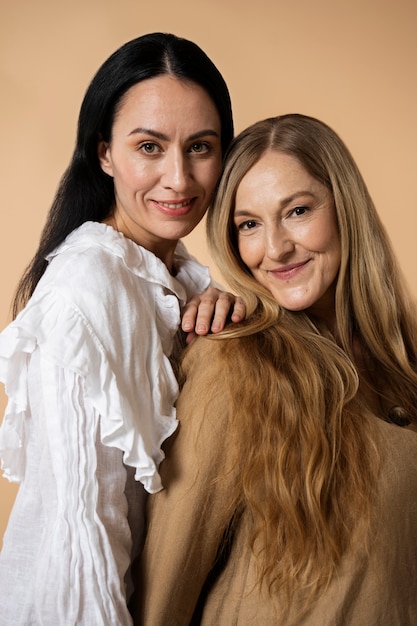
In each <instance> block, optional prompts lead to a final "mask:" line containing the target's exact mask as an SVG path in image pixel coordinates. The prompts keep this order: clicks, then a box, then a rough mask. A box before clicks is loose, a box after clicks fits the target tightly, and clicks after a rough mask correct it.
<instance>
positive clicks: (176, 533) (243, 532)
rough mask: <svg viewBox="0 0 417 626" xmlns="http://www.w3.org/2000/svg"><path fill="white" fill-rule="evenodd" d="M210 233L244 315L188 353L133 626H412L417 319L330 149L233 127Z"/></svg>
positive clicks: (340, 148) (311, 137)
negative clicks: (236, 133) (163, 488)
mask: <svg viewBox="0 0 417 626" xmlns="http://www.w3.org/2000/svg"><path fill="white" fill-rule="evenodd" d="M208 233H209V240H210V244H211V248H212V250H213V253H214V255H215V258H216V260H217V262H218V264H219V267H221V268H222V270H223V273H224V276H225V278H226V279H227V281H228V283H229V284H230V286H231V287H232V288H233V290H235V291H236V293H238V294H240V295H241V296H242V297H243V298H244V299H245V301H246V305H247V310H248V311H249V316H248V319H247V320H246V321H245V322H243V323H242V324H239V325H237V326H235V327H233V328H230V329H228V330H227V331H226V332H224V333H222V336H221V337H220V338H219V337H217V338H216V339H206V338H203V339H198V340H197V341H196V342H195V343H194V344H192V345H191V346H190V347H189V348H188V349H187V354H186V356H185V358H184V361H183V374H184V385H183V388H182V392H181V394H180V400H179V402H178V405H177V411H178V413H177V414H178V417H179V420H180V430H179V432H178V435H177V436H176V437H175V438H173V439H171V441H170V443H169V447H168V448H167V449H166V451H167V458H166V460H165V461H164V462H163V464H162V467H161V471H162V475H163V481H164V484H165V485H166V487H167V489H166V491H165V492H161V493H160V494H157V495H156V496H152V497H151V499H150V505H149V507H150V508H149V528H148V537H147V541H146V546H145V551H144V554H143V559H142V562H141V574H140V579H139V581H138V588H139V594H140V599H139V602H138V611H137V620H136V623H138V624H143V625H146V626H156V625H158V624H159V625H163V624H164V625H166V624H170V625H174V624H175V625H180V624H184V625H185V624H203V625H204V626H208V625H210V626H218V625H219V624H220V625H222V626H223V625H225V626H226V625H227V626H231V625H239V626H240V625H245V626H246V625H253V624H262V626H272V625H273V626H280V625H282V626H284V625H285V626H289V625H294V624H296V625H309V626H318V625H320V626H348V625H350V626H370V625H371V624H372V625H374V626H376V625H378V626H399V625H400V624H401V626H411V625H412V624H417V434H416V433H415V432H413V431H412V428H413V427H415V425H416V422H417V311H416V308H415V305H414V303H413V302H412V299H411V297H410V295H409V294H408V293H407V290H406V288H405V286H404V284H403V280H402V278H401V276H400V272H399V269H398V267H397V264H396V261H395V258H394V255H393V253H392V250H391V247H390V244H389V242H388V238H387V236H386V234H385V232H384V229H383V227H382V225H381V222H380V220H379V218H378V216H377V213H376V211H375V208H374V205H373V203H372V200H371V198H370V196H369V193H368V191H367V189H366V186H365V183H364V182H363V180H362V177H361V175H360V173H359V171H358V169H357V167H356V165H355V163H354V161H353V159H352V157H351V155H350V154H349V152H348V150H347V148H346V146H345V145H344V144H343V143H342V141H341V140H340V138H339V137H338V136H337V135H336V134H335V133H334V132H333V131H332V130H331V129H330V128H329V127H328V126H327V125H325V124H323V123H322V122H320V121H318V120H316V119H312V118H309V117H306V116H302V115H286V116H282V117H278V118H274V119H268V120H265V121H263V122H260V123H257V124H255V125H254V126H252V127H250V128H249V129H247V130H246V131H244V132H243V133H241V134H240V135H239V136H238V137H237V139H236V140H235V141H234V142H233V143H232V147H231V149H230V151H229V153H228V157H227V159H226V166H225V171H224V174H223V177H222V180H221V183H220V186H219V189H218V192H217V197H216V201H215V203H214V205H213V207H212V209H211V211H210V212H209V219H208Z"/></svg>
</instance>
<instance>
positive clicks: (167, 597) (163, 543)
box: [135, 339, 235, 626]
mask: <svg viewBox="0 0 417 626" xmlns="http://www.w3.org/2000/svg"><path fill="white" fill-rule="evenodd" d="M198 342H199V344H200V345H201V346H204V344H205V343H206V342H207V340H204V339H199V340H198ZM193 355H194V359H193V362H192V364H190V363H189V368H188V374H189V375H188V378H187V382H186V384H185V386H184V388H183V390H182V392H181V394H180V398H179V400H178V404H177V416H178V418H179V422H180V426H179V430H178V432H177V433H175V435H174V436H173V437H172V438H171V440H170V441H169V442H168V446H166V458H165V460H164V461H163V463H162V465H161V468H160V471H161V476H162V480H163V483H164V485H165V489H164V490H163V491H161V492H159V493H158V494H155V495H152V496H150V497H149V498H148V502H149V506H148V519H149V526H148V532H147V537H146V542H145V548H144V551H143V553H142V558H141V562H140V567H139V570H140V571H139V575H138V578H137V580H136V583H137V585H136V589H137V591H136V594H137V596H136V615H135V617H136V621H135V623H137V624H139V625H141V626H166V624H172V625H175V626H179V625H188V624H190V623H191V618H192V615H193V613H194V610H195V608H196V606H197V603H198V599H199V596H200V593H201V591H202V589H203V586H204V583H205V581H206V579H207V576H208V574H209V572H210V570H211V569H212V567H213V565H214V563H215V559H216V554H217V551H218V548H219V546H220V545H221V541H222V538H223V535H224V532H225V530H226V529H227V527H228V525H229V522H230V519H231V511H230V508H228V506H227V504H228V493H230V483H231V482H233V481H234V478H235V477H234V475H233V474H232V473H228V474H227V475H225V476H224V477H223V478H222V479H221V480H220V481H218V482H216V484H215V485H214V484H213V482H212V480H213V478H214V477H215V476H217V475H218V474H220V475H222V469H223V467H224V460H225V458H226V455H227V447H226V441H225V440H226V436H225V425H226V421H227V415H226V411H227V407H228V405H229V403H228V399H227V393H226V391H225V390H224V389H222V385H221V383H220V382H219V380H218V381H217V382H216V383H214V380H213V377H212V376H211V374H213V375H214V377H215V378H217V377H218V379H220V378H221V374H219V371H218V370H217V371H216V372H215V371H214V368H215V367H216V366H217V367H218V361H216V359H213V358H212V355H207V353H205V352H204V353H203V354H202V353H201V351H200V352H199V350H198V349H197V350H196V351H194V352H193Z"/></svg>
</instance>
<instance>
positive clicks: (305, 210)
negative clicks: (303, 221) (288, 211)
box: [292, 206, 308, 215]
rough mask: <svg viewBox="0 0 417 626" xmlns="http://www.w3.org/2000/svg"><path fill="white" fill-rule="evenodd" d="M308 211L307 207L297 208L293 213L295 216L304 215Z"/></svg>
mask: <svg viewBox="0 0 417 626" xmlns="http://www.w3.org/2000/svg"><path fill="white" fill-rule="evenodd" d="M307 210H308V208H307V207H306V206H297V207H295V209H293V210H292V213H293V214H294V215H304V213H306V212H307Z"/></svg>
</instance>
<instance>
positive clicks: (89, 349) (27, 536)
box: [0, 222, 210, 626]
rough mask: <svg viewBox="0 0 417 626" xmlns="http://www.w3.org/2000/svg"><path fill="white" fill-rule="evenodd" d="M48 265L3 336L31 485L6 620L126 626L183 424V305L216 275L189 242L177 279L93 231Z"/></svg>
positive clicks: (12, 428) (1, 356)
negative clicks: (164, 475)
mask: <svg viewBox="0 0 417 626" xmlns="http://www.w3.org/2000/svg"><path fill="white" fill-rule="evenodd" d="M48 260H49V261H50V263H49V265H48V268H47V270H46V272H45V274H44V275H43V277H42V279H41V280H40V282H39V283H38V285H37V288H36V290H35V292H34V294H33V296H32V298H31V299H30V301H29V303H28V304H27V306H26V307H25V309H24V310H23V311H22V312H21V313H20V314H19V315H18V317H17V318H16V319H15V320H14V321H13V322H12V323H11V324H10V325H9V326H8V327H7V328H6V329H5V330H4V331H3V332H2V333H1V334H0V380H1V381H3V382H4V383H5V386H6V392H7V395H8V398H9V401H8V405H7V408H6V413H5V416H4V419H3V423H2V426H1V428H0V456H1V457H2V467H3V470H4V474H5V476H6V477H7V478H9V480H12V481H21V485H20V488H19V492H18V495H17V498H16V502H15V505H14V508H13V511H12V514H11V516H10V520H9V525H8V528H7V531H6V533H5V537H4V542H3V549H2V552H1V555H0V625H1V626H6V625H7V626H9V625H10V626H11V625H12V624H13V626H17V625H18V624H21V625H23V624H24V625H25V626H28V625H40V624H42V625H44V626H60V625H62V626H71V625H75V624H77V625H79V624H83V625H86V626H87V625H88V626H95V625H97V626H98V625H100V626H119V625H125V624H126V625H130V624H131V623H132V622H131V618H130V615H129V612H128V610H127V599H128V596H129V594H130V593H131V587H130V581H129V565H130V563H131V561H132V558H134V556H135V554H137V553H138V551H139V550H140V547H141V542H142V532H143V513H144V497H145V491H144V490H146V491H147V492H150V493H154V492H156V491H159V490H160V489H161V488H162V485H161V481H160V477H159V474H158V466H159V463H160V462H161V460H162V459H163V457H164V454H163V452H162V450H161V444H162V442H163V441H164V440H165V439H166V438H167V437H169V436H170V435H171V434H172V433H173V432H174V430H175V428H176V426H177V421H176V417H175V408H174V403H175V400H176V397H177V393H178V386H177V381H176V378H175V375H174V372H173V369H172V366H171V364H170V361H169V356H170V354H171V351H172V348H173V342H174V337H175V335H176V332H177V330H178V328H179V323H180V307H181V306H182V305H184V304H185V302H186V301H187V299H189V298H190V297H191V296H192V295H193V294H195V293H199V292H201V291H203V290H204V289H205V288H206V287H207V286H208V285H209V284H210V277H209V273H208V270H207V268H205V267H203V266H201V265H200V264H199V263H197V262H196V261H195V260H194V259H193V258H192V257H190V256H189V255H188V253H187V251H186V249H185V247H184V245H183V244H182V243H181V242H179V243H178V246H177V249H176V256H175V267H176V269H177V274H176V276H175V277H173V276H171V275H170V274H169V272H168V270H167V268H166V266H165V265H164V264H163V263H162V261H161V260H160V259H158V258H157V257H156V256H155V255H153V254H152V253H150V252H149V251H147V250H145V249H143V248H141V247H140V246H137V245H136V244H135V243H134V242H132V241H130V240H128V239H126V238H125V237H124V236H123V235H122V234H120V233H118V232H117V231H115V230H113V229H112V228H111V227H110V226H107V225H105V224H100V223H97V222H87V223H85V224H83V225H82V226H81V227H80V228H78V229H77V230H75V231H74V232H73V233H71V235H70V236H69V237H68V238H67V239H66V241H65V242H64V243H63V244H62V245H61V246H59V247H58V249H57V250H56V251H55V252H54V253H53V254H52V255H51V257H50V259H48ZM133 478H135V479H136V481H139V482H140V483H142V485H143V486H142V485H140V484H138V482H135V480H134V479H133ZM131 528H132V532H131Z"/></svg>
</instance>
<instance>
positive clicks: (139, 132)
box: [129, 128, 219, 141]
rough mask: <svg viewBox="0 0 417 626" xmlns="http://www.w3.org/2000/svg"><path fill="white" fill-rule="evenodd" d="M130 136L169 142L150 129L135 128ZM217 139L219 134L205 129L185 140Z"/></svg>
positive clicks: (161, 134) (166, 137) (162, 135)
mask: <svg viewBox="0 0 417 626" xmlns="http://www.w3.org/2000/svg"><path fill="white" fill-rule="evenodd" d="M130 135H150V136H151V137H155V138H156V139H161V141H169V137H168V135H164V133H160V132H158V131H157V130H152V129H151V128H135V129H133V130H132V131H131V132H130V133H129V136H130ZM207 136H210V137H219V133H217V132H216V131H215V130H213V129H212V128H206V129H204V130H199V131H197V132H196V133H193V134H192V135H190V136H189V137H188V138H187V139H188V141H193V140H194V139H199V138H200V137H207Z"/></svg>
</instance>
